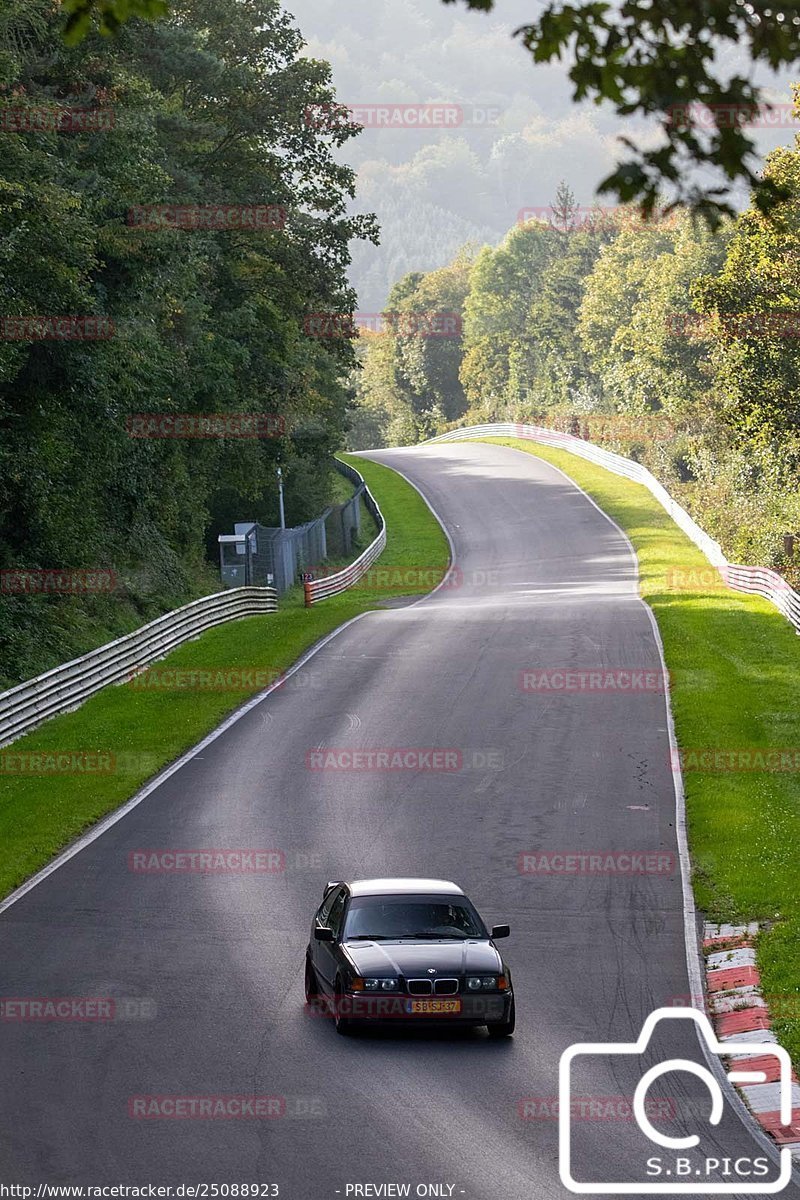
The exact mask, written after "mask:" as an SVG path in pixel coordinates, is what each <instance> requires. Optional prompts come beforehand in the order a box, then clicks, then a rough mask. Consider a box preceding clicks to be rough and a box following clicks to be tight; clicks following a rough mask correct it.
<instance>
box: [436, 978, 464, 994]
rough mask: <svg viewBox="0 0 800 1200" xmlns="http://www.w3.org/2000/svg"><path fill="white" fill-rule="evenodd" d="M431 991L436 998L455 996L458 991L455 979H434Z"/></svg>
mask: <svg viewBox="0 0 800 1200" xmlns="http://www.w3.org/2000/svg"><path fill="white" fill-rule="evenodd" d="M433 990H434V992H435V993H436V995H437V996H455V994H456V992H457V991H458V980H457V979H436V980H434V984H433Z"/></svg>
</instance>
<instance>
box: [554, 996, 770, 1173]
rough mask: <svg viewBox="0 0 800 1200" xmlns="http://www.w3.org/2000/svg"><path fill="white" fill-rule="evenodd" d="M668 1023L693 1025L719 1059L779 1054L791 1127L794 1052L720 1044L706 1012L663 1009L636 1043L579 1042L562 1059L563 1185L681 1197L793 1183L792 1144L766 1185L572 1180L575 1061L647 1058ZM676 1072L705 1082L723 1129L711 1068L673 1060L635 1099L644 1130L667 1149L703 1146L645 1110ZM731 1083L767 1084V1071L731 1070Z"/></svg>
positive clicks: (720, 1097)
mask: <svg viewBox="0 0 800 1200" xmlns="http://www.w3.org/2000/svg"><path fill="white" fill-rule="evenodd" d="M662 1020H668V1021H675V1020H678V1021H681V1020H682V1021H693V1022H694V1023H695V1026H696V1032H697V1036H698V1040H699V1041H700V1044H701V1046H702V1047H703V1049H704V1051H705V1052H706V1053H707V1054H708V1053H711V1054H714V1055H717V1056H723V1055H724V1056H725V1057H728V1056H735V1057H736V1058H744V1057H746V1056H748V1057H751V1058H755V1057H757V1056H763V1055H764V1054H765V1053H769V1054H774V1056H775V1058H776V1059H777V1060H778V1062H779V1064H780V1116H781V1124H782V1125H789V1124H791V1119H792V1064H791V1060H790V1058H789V1054H788V1052H787V1051H786V1050H785V1049H784V1048H783V1047H782V1046H779V1045H777V1044H776V1043H773V1042H735V1041H725V1042H720V1040H719V1039H718V1038H717V1035H716V1034H715V1032H714V1029H713V1026H712V1025H711V1022H710V1020H709V1019H708V1017H707V1016H706V1014H705V1013H702V1012H699V1011H698V1010H697V1009H692V1008H684V1009H680V1008H658V1009H656V1010H655V1012H652V1013H650V1015H649V1016H648V1017H647V1019H646V1020H645V1022H644V1024H643V1025H642V1029H641V1033H640V1034H639V1037H638V1038H637V1040H636V1041H635V1042H576V1043H575V1044H574V1045H572V1046H568V1047H567V1049H566V1050H565V1051H564V1053H563V1054H562V1055H561V1060H560V1062H559V1067H558V1095H559V1105H558V1169H559V1175H560V1177H561V1182H562V1183H563V1185H564V1187H565V1188H567V1189H568V1190H569V1191H570V1192H573V1193H575V1194H577V1195H598V1194H601V1195H611V1194H614V1195H621V1194H624V1195H632V1194H633V1195H676V1194H678V1195H680V1194H684V1195H685V1194H686V1193H689V1192H691V1193H693V1194H694V1195H695V1196H697V1195H741V1194H742V1193H747V1194H749V1195H775V1194H776V1193H778V1192H781V1191H783V1189H784V1188H785V1187H786V1186H787V1185H788V1184H789V1182H790V1180H791V1177H792V1152H791V1150H790V1149H789V1148H788V1146H783V1147H781V1150H780V1174H779V1176H778V1178H777V1179H773V1180H770V1181H767V1182H765V1183H754V1182H753V1181H752V1179H751V1178H750V1177H748V1178H742V1179H741V1180H740V1181H739V1182H738V1183H705V1184H704V1183H702V1182H701V1181H699V1180H698V1179H697V1178H696V1177H694V1178H693V1179H692V1181H691V1182H689V1181H688V1180H687V1182H686V1183H662V1182H657V1183H656V1182H647V1181H642V1182H641V1183H612V1182H608V1183H602V1182H594V1181H592V1182H588V1183H582V1182H580V1181H579V1180H577V1179H573V1177H572V1162H571V1133H572V1128H571V1114H570V1100H571V1095H570V1083H571V1069H572V1063H573V1060H574V1059H576V1058H579V1057H581V1056H583V1055H586V1056H589V1055H593V1056H607V1055H623V1054H627V1055H637V1056H638V1055H641V1054H642V1053H643V1052H644V1051H645V1050H646V1049H647V1046H648V1043H649V1042H650V1039H651V1037H652V1035H653V1031H654V1030H655V1028H656V1026H657V1025H658V1024H659V1022H660V1021H662ZM670 1071H684V1072H687V1073H690V1074H692V1075H696V1076H697V1077H698V1078H700V1079H702V1081H703V1082H704V1083H705V1085H706V1087H707V1088H708V1091H709V1093H710V1097H711V1101H710V1103H711V1111H710V1116H709V1121H710V1123H711V1124H712V1125H718V1124H719V1122H720V1121H721V1119H722V1115H723V1112H724V1111H725V1097H724V1094H723V1090H722V1087H721V1086H720V1083H719V1081H718V1080H717V1079H716V1078H715V1076H714V1074H713V1072H712V1071H711V1070H710V1068H709V1067H708V1066H701V1065H700V1064H699V1063H696V1062H692V1061H691V1060H690V1059H684V1058H669V1059H666V1060H665V1061H664V1062H663V1063H657V1064H656V1065H655V1066H653V1067H650V1068H649V1070H647V1071H645V1073H644V1074H643V1075H642V1078H641V1079H640V1080H639V1082H638V1084H637V1086H636V1091H635V1092H634V1096H633V1104H632V1108H633V1115H634V1118H635V1120H636V1124H637V1125H638V1127H639V1129H640V1130H641V1131H642V1133H643V1134H644V1135H645V1137H647V1138H649V1139H650V1141H652V1142H655V1143H656V1144H657V1145H658V1146H660V1147H661V1148H662V1149H666V1150H671V1151H680V1150H690V1149H693V1148H694V1147H695V1146H697V1145H698V1144H699V1142H700V1138H699V1136H698V1135H697V1134H690V1135H689V1136H688V1137H669V1136H668V1135H666V1134H663V1133H661V1132H660V1131H659V1130H657V1129H655V1128H654V1127H653V1125H652V1124H651V1122H650V1120H649V1118H648V1116H647V1113H646V1111H645V1102H646V1100H647V1093H648V1090H649V1088H650V1086H651V1084H653V1083H654V1082H655V1081H656V1080H657V1079H658V1078H659V1077H660V1076H661V1075H665V1074H667V1073H668V1072H670ZM727 1078H728V1080H729V1081H730V1082H731V1083H740V1084H756V1083H765V1082H766V1075H765V1073H764V1072H763V1071H746V1070H743V1069H742V1070H736V1071H731V1072H728V1075H727Z"/></svg>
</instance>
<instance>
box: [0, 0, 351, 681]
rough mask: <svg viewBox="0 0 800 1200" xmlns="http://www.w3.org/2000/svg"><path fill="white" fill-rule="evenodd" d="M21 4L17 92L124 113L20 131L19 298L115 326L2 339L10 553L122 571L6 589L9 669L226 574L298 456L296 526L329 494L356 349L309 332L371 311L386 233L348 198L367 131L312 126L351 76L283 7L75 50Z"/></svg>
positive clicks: (13, 560) (36, 107) (7, 216)
mask: <svg viewBox="0 0 800 1200" xmlns="http://www.w3.org/2000/svg"><path fill="white" fill-rule="evenodd" d="M9 2H10V7H6V8H5V9H4V10H3V14H2V18H0V87H2V88H3V89H4V90H3V95H4V96H5V107H6V108H12V109H14V110H19V112H21V113H22V114H23V115H25V114H27V113H32V114H38V113H40V112H42V111H44V112H45V113H52V114H56V113H58V112H59V111H64V110H67V111H68V110H69V109H72V108H76V107H77V108H80V109H88V110H89V111H90V112H94V111H100V112H102V111H104V110H107V111H110V112H112V113H113V114H114V117H115V119H114V122H113V124H112V125H110V126H109V127H104V128H100V129H97V130H89V131H86V130H82V129H79V130H77V131H76V132H72V133H63V132H59V131H58V127H57V125H56V124H55V123H53V124H52V127H51V126H50V125H48V124H47V123H45V125H46V127H44V128H38V127H35V126H31V127H27V126H26V124H25V121H22V122H21V123H20V126H19V128H14V127H13V126H12V125H9V124H4V127H3V128H2V130H0V316H2V317H3V318H4V319H5V318H7V317H11V316H16V317H27V316H40V315H46V314H53V315H62V314H63V315H66V314H79V315H84V314H85V315H92V314H100V315H102V316H104V317H107V318H109V319H110V320H111V321H113V323H114V336H113V337H110V338H109V339H107V340H100V341H37V340H30V339H29V340H20V341H13V340H2V339H0V446H1V447H2V449H0V566H3V567H9V566H11V567H13V566H25V567H37V566H39V567H69V568H81V567H96V566H108V567H111V568H113V569H114V570H115V571H116V573H117V574H118V576H119V578H120V581H121V584H122V585H123V588H124V596H125V602H124V603H122V601H121V600H119V599H114V600H109V601H107V602H106V604H105V607H103V606H102V604H101V602H100V601H97V602H96V603H95V602H94V601H92V600H85V601H84V600H81V601H77V600H76V601H73V600H72V599H71V598H64V597H57V596H40V597H24V598H22V599H21V600H19V601H17V600H16V599H14V600H12V601H10V602H9V604H8V605H4V617H3V619H4V620H5V618H6V617H7V623H6V624H5V625H3V626H2V627H0V641H3V642H4V646H3V661H2V663H1V664H0V673H2V674H4V675H6V677H20V676H23V677H24V676H25V675H30V674H33V673H35V671H36V669H43V668H44V666H46V665H50V663H51V661H52V659H51V658H50V657H49V656H50V655H55V656H57V658H56V661H61V660H63V658H64V657H65V656H67V657H68V656H69V653H70V651H71V650H73V649H74V651H75V652H76V653H77V652H78V650H79V649H88V648H89V646H88V645H87V644H86V642H85V641H84V642H83V643H82V644H79V639H81V638H87V639H88V638H89V636H90V634H89V632H88V631H89V629H90V627H91V623H92V619H94V621H95V627H96V626H97V624H98V623H100V622H102V623H103V628H104V630H108V629H111V630H113V629H115V628H117V629H118V628H119V624H118V623H119V622H120V621H122V622H123V623H127V624H128V626H129V627H130V625H132V624H138V623H141V617H142V615H151V614H152V615H155V614H156V612H157V611H161V610H163V609H164V608H165V607H174V606H175V603H179V602H180V601H181V599H184V598H187V592H191V590H192V589H193V588H195V587H200V588H201V590H202V591H204V592H208V590H209V587H208V586H207V582H208V580H207V578H206V576H205V575H204V574H203V572H206V571H207V570H208V568H207V567H206V565H205V553H206V549H207V546H208V547H210V548H211V549H214V541H215V538H216V534H217V533H218V532H223V531H225V532H229V529H230V525H229V519H230V513H231V511H232V508H233V507H234V506H235V507H236V508H238V519H246V518H248V517H256V516H257V517H259V518H260V519H261V520H262V521H263V522H264V523H265V524H274V523H277V505H276V500H275V486H274V481H275V467H276V464H277V462H278V461H280V462H281V464H282V466H283V468H284V474H285V476H286V501H287V515H288V517H289V520H290V521H291V522H294V523H300V522H302V521H303V520H306V519H308V518H310V517H312V516H316V515H318V513H319V512H320V511H321V510H322V508H324V506H325V504H326V503H327V501H328V498H329V497H328V472H329V466H328V464H329V460H330V455H331V452H332V450H333V449H335V448H338V446H339V445H340V444H341V441H342V438H343V433H344V429H345V425H346V415H345V410H346V402H347V398H348V397H347V391H346V389H345V387H344V386H343V384H342V382H341V379H342V377H343V376H345V375H346V374H347V372H348V370H349V369H350V368H351V366H352V363H353V351H352V346H351V344H350V343H349V342H348V341H347V340H346V339H329V340H322V339H315V338H312V337H309V336H308V335H307V333H306V332H305V318H306V316H307V314H309V313H319V312H344V313H347V312H349V311H351V310H352V308H353V306H354V303H355V297H354V295H353V293H352V291H351V289H350V287H349V285H348V282H347V278H346V269H347V265H348V262H349V248H348V246H349V242H350V240H351V239H352V238H354V237H359V236H365V237H372V236H374V234H373V229H372V222H371V221H370V219H369V218H364V217H350V216H348V215H347V211H346V210H347V206H348V204H349V202H350V199H351V197H352V194H353V190H354V182H353V181H354V177H353V172H352V171H351V170H350V169H349V168H347V167H345V166H342V165H340V164H339V163H337V162H336V160H335V149H336V144H337V139H338V141H339V142H340V141H341V140H343V138H344V137H347V136H350V134H349V133H341V134H340V133H335V132H334V133H333V134H332V133H330V132H326V131H322V132H320V131H317V130H315V129H313V128H312V127H311V125H309V123H308V122H307V121H306V120H305V111H306V108H307V107H308V105H309V104H313V103H330V102H331V100H332V98H333V93H332V91H331V88H330V82H329V69H328V67H327V65H326V64H325V63H321V62H316V61H314V60H312V59H307V58H303V57H302V56H301V53H300V51H301V48H302V38H301V36H300V34H299V32H298V31H297V29H296V28H295V27H294V25H293V23H292V21H291V19H290V18H289V17H287V16H286V14H284V13H283V12H282V11H281V9H280V7H279V4H278V3H277V0H244V2H240V0H179V3H177V4H176V5H175V6H174V8H173V10H172V13H171V15H170V17H169V18H168V19H166V20H163V21H160V22H157V23H155V24H149V23H145V22H131V23H129V24H126V25H125V26H124V27H123V28H122V29H121V30H120V32H119V35H118V36H117V37H116V38H115V39H113V40H112V41H107V42H104V43H101V42H100V39H99V37H98V36H97V35H95V34H92V35H90V36H88V37H86V38H85V39H84V40H83V41H82V42H80V44H79V45H77V46H74V47H67V46H65V45H64V42H63V39H62V38H61V36H60V27H59V20H58V14H57V11H56V10H54V8H53V6H52V4H51V3H50V0H9ZM265 203H268V204H270V205H271V206H272V207H273V209H274V210H276V211H277V212H278V213H284V214H285V221H283V222H282V223H281V222H279V223H278V224H279V226H280V225H281V224H282V227H272V228H270V227H269V226H265V227H261V228H255V227H248V226H247V225H245V226H243V227H242V228H232V229H225V230H218V229H213V228H195V229H188V230H187V229H177V228H170V227H169V226H168V225H167V226H164V227H156V228H152V229H149V228H139V227H134V226H132V225H131V224H130V223H129V220H128V216H127V214H128V213H129V211H130V210H132V209H133V208H135V207H136V206H146V205H162V204H172V205H175V204H177V205H188V206H195V207H198V208H203V207H207V206H212V207H215V206H219V205H227V206H232V207H233V208H234V210H235V209H236V208H237V207H242V208H244V209H245V210H246V211H247V210H249V209H251V208H252V206H253V205H254V204H259V205H262V206H263V205H264V204H265ZM138 413H168V414H178V413H190V414H195V415H200V414H205V413H223V414H224V413H228V414H240V413H246V414H252V415H263V414H271V415H274V417H275V418H277V421H276V422H275V428H276V431H277V432H278V433H279V432H280V422H284V423H285V432H284V433H283V435H282V436H276V437H272V438H267V439H264V438H255V439H238V438H237V439H227V440H225V439H214V438H212V439H192V440H186V439H180V438H166V439H164V438H159V439H152V438H144V439H137V438H132V437H130V436H129V433H128V428H127V418H129V417H132V416H134V415H135V414H138ZM212 561H213V560H212ZM201 579H202V581H201ZM126 605H127V607H126ZM121 614H122V615H121ZM137 618H138V619H137ZM76 639H77V640H76Z"/></svg>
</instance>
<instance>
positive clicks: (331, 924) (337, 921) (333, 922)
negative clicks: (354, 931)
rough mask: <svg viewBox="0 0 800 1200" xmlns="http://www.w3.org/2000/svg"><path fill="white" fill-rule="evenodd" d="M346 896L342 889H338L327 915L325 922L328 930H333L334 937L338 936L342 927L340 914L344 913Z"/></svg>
mask: <svg viewBox="0 0 800 1200" xmlns="http://www.w3.org/2000/svg"><path fill="white" fill-rule="evenodd" d="M346 895H347V893H346V892H345V890H344V888H340V890H339V891H338V892H337V893H336V897H335V899H334V901H333V905H332V907H331V910H330V912H329V913H328V919H327V921H326V922H325V923H326V925H327V926H328V928H329V929H332V930H333V934H334V937H338V936H339V930H340V929H341V926H342V913H343V912H344V902H345V897H346Z"/></svg>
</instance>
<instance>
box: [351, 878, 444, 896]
mask: <svg viewBox="0 0 800 1200" xmlns="http://www.w3.org/2000/svg"><path fill="white" fill-rule="evenodd" d="M347 886H348V887H349V889H350V895H351V896H396V895H413V894H417V893H420V892H424V893H425V894H427V895H430V894H431V893H441V894H442V895H448V896H463V895H464V893H463V892H462V890H461V888H460V887H459V886H458V884H457V883H451V882H450V880H449V879H354V880H353V881H352V883H349V884H348V885H347Z"/></svg>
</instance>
